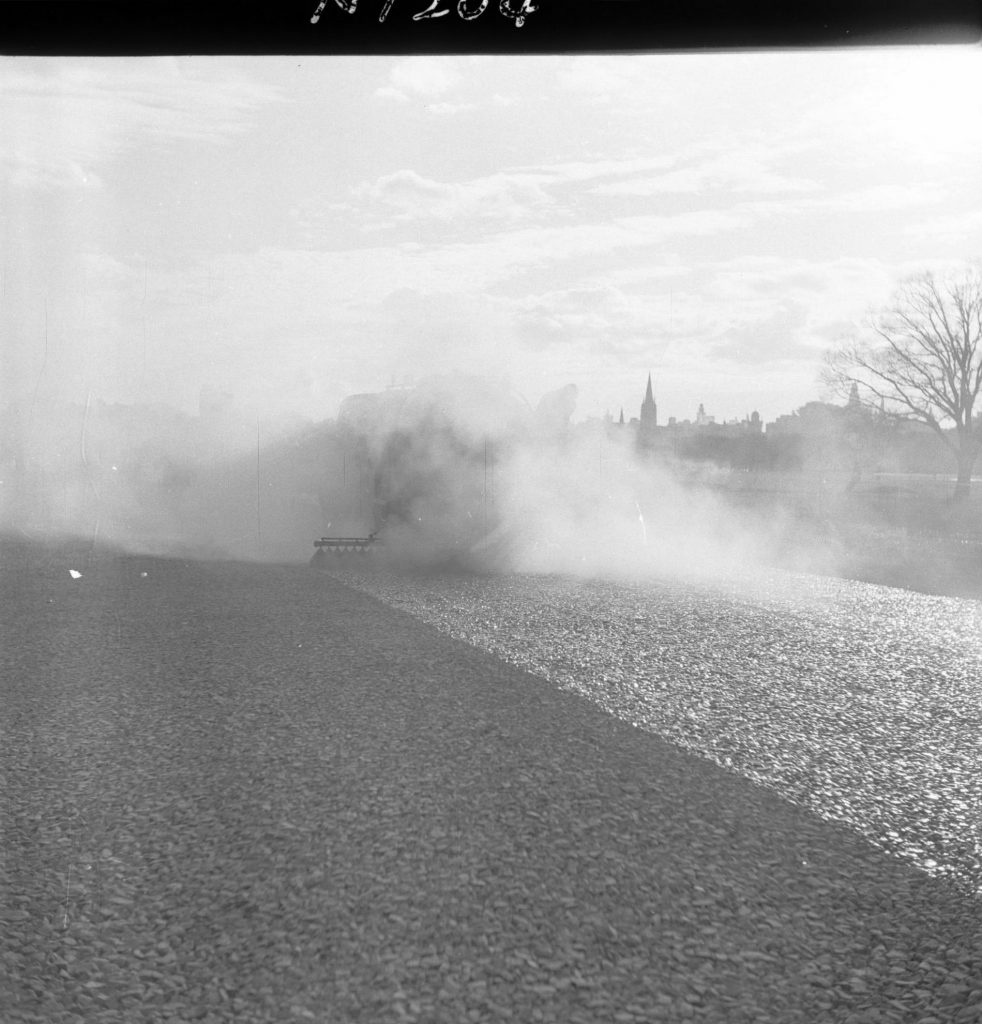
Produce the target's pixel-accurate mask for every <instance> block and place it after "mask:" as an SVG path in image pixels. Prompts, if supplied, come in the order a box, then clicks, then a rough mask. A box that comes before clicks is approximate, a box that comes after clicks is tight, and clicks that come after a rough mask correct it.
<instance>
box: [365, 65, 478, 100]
mask: <svg viewBox="0 0 982 1024" xmlns="http://www.w3.org/2000/svg"><path fill="white" fill-rule="evenodd" d="M459 82H460V73H459V72H458V70H457V65H456V62H455V61H454V60H453V59H452V58H446V57H407V58H406V59H405V60H401V61H399V62H398V63H397V64H396V65H395V66H394V67H393V68H392V70H391V71H390V72H389V79H388V82H387V83H386V85H384V86H381V87H380V88H378V89H376V91H375V95H376V96H377V97H379V98H380V99H386V100H394V101H396V102H397V103H408V102H409V101H410V100H414V99H416V100H419V99H423V100H427V99H436V98H437V97H439V96H443V95H444V94H445V93H447V92H449V91H450V90H451V89H453V88H454V87H455V86H456V85H457V84H458V83H459ZM431 109H432V107H431Z"/></svg>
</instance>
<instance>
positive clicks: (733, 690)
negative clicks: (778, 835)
mask: <svg viewBox="0 0 982 1024" xmlns="http://www.w3.org/2000/svg"><path fill="white" fill-rule="evenodd" d="M327 564H328V566H331V563H330V562H328V563H327ZM331 571H332V573H333V574H334V575H335V577H336V578H338V579H340V580H342V581H343V582H344V583H346V584H347V585H349V586H353V587H356V588H358V589H360V590H363V591H365V592H367V593H369V594H371V595H372V596H374V597H376V598H378V599H379V600H382V601H385V602H386V603H387V604H390V605H392V606H394V607H397V608H399V609H401V610H403V611H406V612H409V613H410V614H412V615H414V616H416V617H417V618H419V619H421V620H423V621H424V622H427V623H429V624H431V625H434V626H436V627H437V628H438V629H440V630H441V631H443V632H445V633H447V634H448V635H450V636H453V637H456V638H458V639H461V640H464V641H466V642H468V643H471V644H474V645H475V646H477V647H480V648H482V649H484V650H487V651H489V652H491V653H493V654H495V655H496V656H498V657H500V658H503V659H504V660H506V661H508V662H510V663H511V664H514V665H516V666H519V667H521V668H523V669H526V670H528V671H530V672H533V673H535V674H536V675H538V676H541V677H543V678H545V679H548V680H550V681H552V682H554V683H556V684H558V685H559V686H560V688H562V689H569V690H574V691H576V692H578V693H581V694H582V695H583V696H585V697H588V698H589V699H590V700H591V701H594V702H595V703H597V704H599V705H600V706H601V707H602V708H604V709H605V710H606V711H609V712H611V713H612V714H614V715H617V716H618V717H619V718H621V719H624V720H625V721H628V722H631V723H632V724H633V725H635V726H638V727H639V728H643V729H646V730H648V731H650V732H654V733H657V734H658V735H659V736H662V737H664V738H665V739H668V740H671V741H672V742H673V743H676V744H678V745H679V746H681V747H684V748H686V749H687V750H691V751H693V752H694V753H697V754H699V755H701V756H704V757H707V758H709V759H711V760H712V761H714V762H716V763H717V764H718V765H720V766H722V767H724V768H727V769H731V770H733V771H735V772H738V773H739V774H740V775H742V776H744V777H746V778H750V779H754V780H756V781H758V782H760V783H762V784H764V785H767V786H769V787H771V788H773V789H774V790H776V791H777V792H778V793H780V794H781V795H782V796H783V797H785V798H786V799H789V800H792V801H794V802H795V803H797V804H800V805H802V806H806V807H809V808H811V809H812V810H814V811H816V812H817V813H819V814H821V815H822V816H823V817H827V818H829V819H832V820H836V821H842V822H845V823H847V824H849V825H851V826H852V827H854V828H856V829H858V830H859V831H860V832H861V833H863V834H864V835H865V836H867V837H868V838H869V839H870V840H872V841H873V842H874V843H876V844H877V845H878V846H880V847H881V848H882V849H884V850H886V851H888V852H890V853H892V854H896V855H899V856H902V857H905V858H908V859H910V860H911V861H913V862H914V863H916V864H917V865H918V866H919V867H920V868H922V869H923V870H925V871H927V872H928V873H930V874H932V875H944V876H947V877H949V878H950V879H951V880H952V882H953V883H954V884H956V885H958V886H960V887H961V888H962V889H964V890H967V891H969V892H971V893H977V894H978V895H980V896H982V602H978V601H970V600H962V599H958V598H947V597H935V596H928V595H924V594H917V593H912V592H911V591H907V590H900V589H895V588H891V587H882V586H876V585H872V584H868V583H858V582H855V581H851V580H842V579H834V578H829V577H821V576H811V575H801V574H789V573H782V572H774V571H767V570H763V571H760V572H758V573H755V574H754V575H753V576H749V575H745V576H738V575H734V574H729V575H728V576H725V577H720V578H716V579H712V580H710V579H707V578H705V577H704V578H702V579H697V578H693V579H691V580H689V581H687V582H680V581H671V580H666V579H661V580H651V579H649V580H647V581H633V582H623V581H622V582H614V581H610V580H597V579H577V578H575V577H569V576H566V577H563V576H535V575H516V574H513V575H501V576H495V575H483V576H475V575H465V574H460V573H457V574H450V573H447V574H435V573H430V574H427V575H424V576H420V575H418V574H414V575H408V574H400V573H396V572H389V571H371V570H370V571H365V567H359V568H358V569H340V570H339V569H337V568H334V567H332V568H331Z"/></svg>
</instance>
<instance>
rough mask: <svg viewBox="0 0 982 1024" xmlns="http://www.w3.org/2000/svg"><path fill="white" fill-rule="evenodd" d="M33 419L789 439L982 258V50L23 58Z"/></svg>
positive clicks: (17, 173)
mask: <svg viewBox="0 0 982 1024" xmlns="http://www.w3.org/2000/svg"><path fill="white" fill-rule="evenodd" d="M0 138H2V139H3V145H2V147H0V337H2V363H3V369H2V378H0V380H2V384H0V398H2V400H3V402H4V403H5V404H10V403H21V404H24V403H31V404H32V405H33V406H39V407H44V406H45V405H46V404H55V405H57V404H58V403H69V402H75V403H84V402H87V401H95V400H102V401H105V402H117V403H164V404H168V405H171V406H173V407H175V408H177V409H180V410H182V411H185V412H188V413H194V412H196V411H197V408H198V401H199V396H200V394H201V392H202V389H203V388H207V389H211V390H212V391H216V390H217V391H221V392H226V393H229V394H231V395H233V396H234V398H235V401H236V403H238V404H239V405H241V407H242V408H244V409H249V410H253V411H255V412H256V413H257V414H258V415H263V416H269V417H276V416H279V415H291V416H299V417H303V418H306V419H311V420H315V421H317V420H322V419H325V418H330V417H333V416H335V415H336V414H337V410H338V405H339V403H340V401H341V400H342V399H343V398H344V397H345V396H346V395H349V394H353V393H359V392H370V391H378V390H381V389H383V388H385V387H386V386H388V385H391V384H394V383H395V384H403V383H412V382H413V381H416V380H419V379H421V378H423V377H425V376H427V375H430V374H434V373H449V372H455V373H469V374H477V375H484V376H489V377H492V378H495V379H498V380H503V381H505V382H507V383H508V385H509V386H510V387H511V388H512V389H513V390H515V391H516V392H517V393H518V394H521V395H523V396H524V397H525V398H527V399H528V401H529V402H530V403H531V404H533V405H534V404H535V403H536V402H537V401H538V399H539V398H540V397H541V396H542V395H543V394H544V393H546V392H548V391H552V390H555V389H557V388H560V387H562V386H564V385H566V384H569V383H573V384H575V385H576V386H577V388H578V390H579V397H578V404H577V409H576V414H575V415H574V419H577V420H579V419H584V418H586V417H590V416H602V415H604V414H605V413H606V412H607V411H608V410H609V411H610V412H611V413H612V414H613V415H614V416H617V415H618V413H619V411H620V409H621V408H622V407H623V408H624V410H625V415H627V416H628V417H630V416H632V415H634V416H636V415H638V409H639V407H640V404H641V399H642V397H643V395H644V386H645V381H646V379H647V375H648V373H649V372H650V373H651V374H652V378H653V382H654V390H655V397H656V399H657V401H658V410H659V420H660V422H665V421H666V420H667V419H668V417H669V416H676V417H678V418H679V419H680V420H681V419H686V418H693V417H694V415H695V412H696V408H697V406H698V405H699V403H703V404H704V406H705V409H706V412H707V413H709V414H711V415H715V416H716V418H717V421H720V420H728V419H731V418H734V417H740V418H742V417H744V416H745V415H747V414H748V413H749V412H751V411H752V410H757V411H759V413H760V414H761V416H762V418H763V419H764V420H765V421H770V420H773V419H774V418H776V417H777V416H779V415H781V414H783V413H787V412H790V411H791V410H792V409H795V408H797V407H799V406H801V405H803V404H804V403H805V402H807V401H810V400H814V399H820V398H823V397H828V396H826V395H825V394H824V393H823V391H822V386H821V384H820V383H819V380H818V376H819V373H820V370H821V367H822V358H823V355H824V353H825V352H826V351H827V350H828V349H829V348H830V347H831V346H833V345H834V344H836V342H837V341H839V340H841V339H843V338H844V337H845V336H847V335H848V333H849V332H850V331H852V330H854V329H855V325H856V324H858V323H861V321H862V319H863V317H864V315H865V314H866V313H867V312H868V311H870V310H871V309H874V308H877V307H879V306H882V305H883V304H884V303H885V302H887V301H888V300H889V298H890V295H891V293H892V291H893V289H894V288H895V287H896V285H897V284H898V283H899V281H900V280H901V279H903V278H904V277H905V276H907V275H909V274H912V273H916V272H919V271H922V270H925V269H938V268H941V267H943V266H945V265H947V264H949V263H957V262H960V261H963V260H966V259H972V258H978V257H980V256H982V190H980V188H979V181H980V171H982V52H980V51H979V49H978V48H974V47H970V48H965V47H954V48H952V47H943V48H942V47H927V46H921V47H906V48H882V49H851V50H814V51H807V52H806V51H798V52H735V53H711V54H710V53H707V54H678V55H665V54H650V55H645V54H641V55H634V54H616V55H589V54H586V55H555V56H544V57H538V56H536V57H531V56H515V57H508V56H437V57H430V56H426V57H424V56H393V57H344V58H342V57H304V58H298V57H294V58H289V57H220V58H219V57H214V58H208V57H167V58H133V59H130V58H112V59H96V58H79V59H68V58H57V59H34V58H14V57H8V58H0Z"/></svg>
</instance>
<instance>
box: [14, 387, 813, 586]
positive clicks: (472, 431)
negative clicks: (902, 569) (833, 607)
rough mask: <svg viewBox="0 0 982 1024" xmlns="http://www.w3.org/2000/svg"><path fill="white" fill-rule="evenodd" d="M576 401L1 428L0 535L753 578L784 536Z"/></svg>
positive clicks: (497, 399) (445, 392)
mask: <svg viewBox="0 0 982 1024" xmlns="http://www.w3.org/2000/svg"><path fill="white" fill-rule="evenodd" d="M576 402H577V389H576V387H575V386H574V385H571V384H570V385H566V386H564V387H561V388H559V389H557V390H555V391H553V392H550V393H548V394H546V395H542V396H538V400H537V401H533V402H530V401H528V400H526V398H525V397H523V396H522V395H521V394H520V393H519V392H518V391H517V390H516V389H514V388H513V387H512V386H510V385H509V383H508V382H506V381H504V380H494V379H488V378H480V377H474V376H465V375H459V374H456V375H445V376H436V377H431V378H428V379H425V380H423V381H421V382H419V383H418V384H416V385H415V386H413V387H403V388H390V389H386V390H384V391H382V392H379V393H376V394H369V395H356V396H351V397H350V398H348V399H346V400H345V401H344V402H343V403H342V405H341V408H340V410H339V415H338V417H337V420H336V421H325V422H322V423H298V422H293V423H287V422H279V423H273V422H270V421H268V420H260V419H259V418H258V417H256V416H255V415H254V414H249V413H247V412H245V411H243V410H240V409H237V408H236V407H235V405H234V403H233V402H231V400H226V399H224V398H222V397H221V396H217V397H215V396H212V399H211V400H210V401H208V402H204V403H203V404H202V408H201V409H200V410H199V414H198V415H197V416H188V415H184V414H180V413H177V412H175V411H173V410H168V409H167V408H164V407H156V408H147V407H140V408H136V407H133V408H128V407H123V406H105V405H103V404H101V403H100V404H98V405H94V404H88V403H87V404H86V405H84V406H83V405H78V406H72V407H70V408H63V409H61V410H56V411H55V410H48V411H47V412H46V414H45V415H38V414H37V411H36V410H34V411H33V412H34V415H33V422H32V423H31V424H29V426H30V427H31V429H25V424H23V423H18V422H14V421H13V420H12V419H11V420H10V422H8V423H5V431H4V438H5V441H6V442H7V443H6V445H5V449H4V453H3V454H4V459H3V475H2V484H0V487H2V491H0V495H2V497H3V526H4V528H5V529H8V530H9V529H20V530H23V531H26V532H29V533H32V534H35V535H36V534H38V533H40V534H44V535H48V536H50V535H58V534H61V535H66V536H71V535H74V536H77V537H80V538H83V539H88V540H89V541H94V542H98V543H103V544H112V545H117V546H120V547H123V548H126V549H129V550H131V551H144V552H150V553H153V554H175V555H180V556H194V557H217V558H243V559H253V558H259V559H264V560H275V561H285V562H302V561H306V560H307V558H308V557H309V556H310V555H311V554H312V551H313V546H312V545H313V541H314V540H315V539H316V538H319V537H321V536H332V537H339V536H354V537H365V536H368V535H369V534H370V533H377V535H378V537H379V540H380V541H381V544H379V545H378V547H377V553H376V559H380V560H382V561H385V560H386V559H388V560H389V561H392V562H395V563H398V564H402V565H409V566H412V567H417V568H423V567H427V566H430V567H434V566H446V565H448V564H453V565H457V566H462V567H466V568H476V569H481V570H492V571H494V570H497V571H530V572H555V573H583V574H617V575H630V576H636V575H638V574H648V573H670V574H673V575H674V574H704V573H712V572H717V571H719V570H720V569H721V568H722V569H726V568H736V567H742V566H746V565H749V564H754V563H756V562H759V561H761V560H766V559H769V558H773V557H774V556H775V555H778V554H781V553H782V551H783V549H784V548H786V547H787V546H788V541H789V537H792V536H793V535H794V534H798V533H800V524H798V523H795V522H794V521H792V520H791V519H790V518H789V517H788V516H787V515H784V514H783V513H782V512H781V511H780V509H773V510H771V512H770V514H769V515H767V516H766V517H764V516H761V515H759V514H753V513H751V512H749V511H748V512H743V511H740V509H739V508H738V507H737V506H736V505H734V504H733V503H732V502H731V501H728V500H725V499H724V498H723V497H722V496H721V494H720V492H719V490H718V489H717V488H715V487H714V486H713V485H714V470H712V468H707V467H708V464H706V463H703V464H701V465H700V466H699V468H696V464H695V463H690V464H688V465H686V464H685V463H684V461H681V462H680V461H679V460H678V459H674V460H673V459H666V458H665V457H664V456H665V453H664V451H662V452H661V453H657V452H652V451H650V450H649V451H646V450H645V449H643V448H639V446H638V444H637V443H636V437H635V434H634V432H633V431H632V430H631V429H630V428H629V427H618V425H616V424H614V423H610V422H607V421H601V420H594V421H587V422H580V423H577V422H575V414H576ZM8 418H9V417H8ZM8 427H9V428H10V429H6V428H8ZM15 428H16V429H15ZM798 547H799V549H800V548H801V547H802V545H801V544H800V543H799V544H798ZM797 567H799V568H804V569H810V568H818V569H822V568H827V567H828V552H827V551H826V550H824V549H823V548H822V545H821V544H818V545H817V546H814V548H813V551H812V553H811V554H809V555H808V556H807V557H804V559H803V560H802V557H801V556H800V552H799V561H798V563H797Z"/></svg>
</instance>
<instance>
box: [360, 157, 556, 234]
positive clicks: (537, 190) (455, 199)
mask: <svg viewBox="0 0 982 1024" xmlns="http://www.w3.org/2000/svg"><path fill="white" fill-rule="evenodd" d="M352 191H353V195H354V197H355V199H356V200H358V201H360V202H361V203H362V204H364V206H365V208H366V209H367V211H368V213H369V216H372V215H374V216H375V217H381V223H378V222H377V223H376V226H388V225H390V224H392V223H406V222H417V221H425V220H436V221H441V222H444V223H446V224H454V225H458V226H459V225H460V224H461V222H465V221H478V222H494V223H499V224H500V223H505V224H520V223H522V222H524V221H526V220H528V219H529V217H530V216H531V215H532V214H533V213H536V212H538V211H540V210H542V209H543V208H545V207H548V206H550V205H551V202H552V201H551V200H550V198H549V196H548V195H546V193H545V192H544V191H543V190H542V188H541V186H540V185H539V183H538V182H537V181H536V180H535V179H534V178H532V177H530V176H518V175H513V174H495V175H491V176H489V177H486V178H477V179H474V180H472V181H467V182H440V181H434V180H433V179H431V178H424V177H423V176H422V175H420V174H418V173H417V172H416V171H413V170H402V171H396V172H395V173H394V174H388V175H385V176H383V177H381V178H378V179H377V180H376V181H374V182H372V183H370V184H366V185H361V186H358V187H357V188H355V189H353V190H352Z"/></svg>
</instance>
